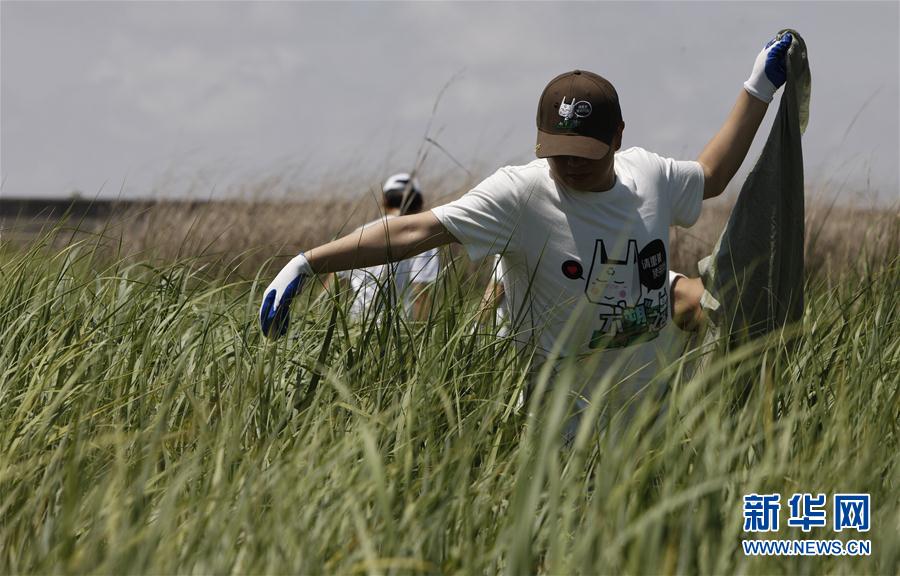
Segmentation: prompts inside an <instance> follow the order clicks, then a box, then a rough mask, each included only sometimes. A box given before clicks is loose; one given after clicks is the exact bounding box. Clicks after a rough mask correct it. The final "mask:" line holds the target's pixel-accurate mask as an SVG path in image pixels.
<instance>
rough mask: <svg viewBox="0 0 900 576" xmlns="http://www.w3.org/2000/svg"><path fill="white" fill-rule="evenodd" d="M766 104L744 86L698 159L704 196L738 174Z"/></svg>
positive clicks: (721, 188)
mask: <svg viewBox="0 0 900 576" xmlns="http://www.w3.org/2000/svg"><path fill="white" fill-rule="evenodd" d="M768 107H769V105H768V104H767V103H765V102H763V101H762V100H759V99H757V98H754V97H753V96H751V95H750V93H749V92H747V91H746V90H744V89H741V93H740V94H739V95H738V98H737V102H735V104H734V108H732V109H731V114H729V115H728V119H727V120H725V123H724V124H723V125H722V127H721V128H720V129H719V132H718V133H717V134H716V135H715V136H714V137H713V139H712V140H710V141H709V144H707V145H706V148H704V149H703V152H701V153H700V157H699V158H697V161H698V162H699V163H700V165H701V166H703V176H704V185H703V199H704V200H706V199H708V198H714V197H716V196H718V195H719V194H721V193H722V192H723V191H724V190H725V187H726V186H728V183H729V182H731V179H732V178H733V177H734V175H735V173H737V170H738V168H740V166H741V163H742V162H743V161H744V158H746V156H747V151H748V150H750V144H752V143H753V137H754V136H755V135H756V131H757V130H759V125H760V124H762V119H763V117H764V116H765V115H766V110H767V109H768Z"/></svg>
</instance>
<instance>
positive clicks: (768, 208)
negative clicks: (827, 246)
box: [698, 29, 811, 344]
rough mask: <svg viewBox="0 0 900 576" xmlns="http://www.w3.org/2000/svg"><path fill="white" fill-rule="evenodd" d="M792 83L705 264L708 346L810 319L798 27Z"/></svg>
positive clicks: (804, 92)
mask: <svg viewBox="0 0 900 576" xmlns="http://www.w3.org/2000/svg"><path fill="white" fill-rule="evenodd" d="M787 32H790V33H791V35H792V36H793V41H792V43H791V46H790V48H789V49H788V53H787V80H786V82H785V86H784V93H783V94H782V96H781V102H780V104H779V108H778V114H777V116H776V117H775V123H774V125H773V126H772V130H771V132H770V133H769V137H768V140H766V144H765V147H764V148H763V151H762V153H761V154H760V157H759V160H758V161H757V162H756V166H754V167H753V170H752V171H751V172H750V175H749V176H748V177H747V180H746V181H745V182H744V185H743V187H742V188H741V192H740V195H739V196H738V200H737V203H736V204H735V206H734V209H733V210H732V212H731V216H730V218H729V220H728V223H727V225H726V226H725V230H724V231H723V232H722V235H721V236H720V237H719V240H718V242H717V243H716V246H715V248H714V249H713V252H712V254H711V255H709V256H707V257H706V258H704V259H703V260H701V261H700V262H699V263H698V267H699V270H700V276H701V278H702V279H703V284H704V286H705V288H706V290H705V292H704V294H703V297H702V299H701V304H702V306H703V308H704V310H705V312H706V315H707V318H708V319H709V326H708V330H707V332H706V334H705V337H704V338H703V342H704V344H711V343H713V342H718V343H722V342H727V343H729V344H737V343H739V342H744V341H747V340H748V339H754V338H757V337H759V336H762V335H764V334H767V333H770V332H772V331H774V330H776V329H778V328H780V327H782V326H785V325H787V324H791V323H794V322H797V321H799V320H800V318H801V317H802V316H803V282H804V264H803V243H804V198H803V151H802V149H801V145H800V136H801V134H802V133H803V132H804V131H805V130H806V125H807V123H808V121H809V97H810V84H811V80H810V71H809V62H808V60H807V53H806V43H805V42H804V41H803V38H802V37H801V36H800V34H798V33H797V31H796V30H790V29H785V30H782V31H781V32H779V33H778V35H777V38H781V36H782V35H784V34H785V33H787Z"/></svg>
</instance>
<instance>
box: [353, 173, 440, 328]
mask: <svg viewBox="0 0 900 576" xmlns="http://www.w3.org/2000/svg"><path fill="white" fill-rule="evenodd" d="M423 206H424V196H423V194H422V189H421V188H420V187H419V182H418V180H417V179H416V178H413V177H411V176H410V175H409V174H407V173H405V172H401V173H399V174H394V175H393V176H391V177H390V178H388V179H387V180H386V181H385V182H384V185H383V186H382V209H383V210H384V216H382V217H381V218H379V219H377V220H374V221H372V222H369V223H368V224H366V225H365V226H363V227H362V228H366V227H370V226H379V227H381V228H382V229H383V227H384V225H385V223H386V222H387V220H388V219H390V218H396V217H398V216H403V215H406V214H418V213H419V212H421V211H422V207H423ZM358 230H359V229H358ZM439 269H440V266H439V261H438V250H437V248H431V249H430V250H426V251H425V252H422V253H421V254H416V255H415V256H413V257H412V258H407V259H405V260H401V261H399V262H393V263H386V264H379V265H377V266H370V267H367V268H357V269H351V270H345V271H340V272H338V273H337V276H338V277H339V278H340V279H341V280H344V281H346V282H348V283H349V285H350V290H351V292H352V294H353V302H352V304H351V305H350V314H351V315H352V317H353V318H354V319H356V320H369V319H370V317H371V316H373V315H375V314H377V313H379V312H381V311H383V310H384V309H385V308H386V307H390V308H393V307H395V306H397V305H402V307H403V311H404V312H405V314H406V318H407V319H413V318H414V319H417V320H421V319H422V318H423V317H424V316H425V315H426V314H427V309H426V302H427V300H426V298H425V297H424V294H423V292H424V290H425V289H426V288H427V287H428V286H429V285H430V284H432V283H433V282H434V281H435V280H437V275H438V271H439Z"/></svg>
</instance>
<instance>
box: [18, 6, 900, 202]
mask: <svg viewBox="0 0 900 576" xmlns="http://www.w3.org/2000/svg"><path fill="white" fill-rule="evenodd" d="M898 6H900V5H898V3H897V2H880V3H864V2H825V3H820V2H800V3H784V2H778V3H760V2H750V3H743V2H741V3H732V2H724V3H711V2H696V3H694V2H691V3H688V2H661V3H643V2H630V3H605V2H603V3H601V2H598V3H571V4H568V3H567V4H561V3H431V2H417V3H306V2H278V3H275V2H265V3H255V2H185V3H168V2H166V3H163V2H99V3H90V2H62V3H55V2H8V1H3V2H2V4H0V20H2V24H0V34H2V37H0V50H2V62H0V65H2V68H0V80H2V90H0V126H2V130H0V136H2V139H0V140H2V141H0V146H2V150H0V162H2V166H0V170H2V182H3V183H2V188H0V194H2V195H3V196H4V197H12V196H67V195H69V194H70V193H71V192H72V191H73V190H79V191H81V193H82V194H83V195H85V196H94V195H96V194H97V193H98V191H100V190H101V189H102V193H101V194H102V195H104V196H116V195H118V194H119V193H120V191H121V192H122V193H123V194H125V195H127V196H147V195H154V194H160V193H164V194H180V193H183V192H184V191H185V190H186V189H187V188H188V187H189V186H190V185H193V186H194V190H195V192H196V189H197V188H198V187H199V188H200V189H201V193H203V191H205V193H206V194H207V195H212V196H217V195H225V194H228V193H229V192H231V191H233V190H234V189H235V188H236V187H238V186H239V185H240V184H241V183H242V182H259V181H260V179H261V178H262V177H264V176H272V177H273V178H275V179H277V178H283V179H284V180H285V181H287V182H288V183H291V184H297V185H300V186H303V185H305V184H307V183H310V182H319V181H321V179H323V178H324V179H325V180H328V179H329V178H330V179H331V180H332V181H334V182H339V181H340V178H341V177H348V175H353V176H359V177H363V178H368V179H370V180H372V179H379V178H382V177H384V176H386V175H388V174H389V173H390V172H392V171H397V170H404V169H408V168H409V166H410V165H411V164H412V162H413V161H414V159H415V156H416V151H417V150H418V149H419V146H420V145H421V143H422V136H423V134H424V133H425V130H426V125H427V124H428V120H429V118H430V117H431V114H432V108H433V106H434V103H435V100H436V98H437V95H438V93H439V92H440V90H441V88H442V87H443V86H444V85H445V84H447V82H448V81H450V80H451V79H453V81H452V82H451V84H450V85H449V87H448V88H447V90H446V92H445V93H444V95H443V99H442V100H441V102H440V105H439V107H438V109H437V114H436V116H435V119H434V123H433V125H432V131H431V134H432V136H433V137H434V139H435V140H436V141H437V142H438V143H439V144H440V145H441V146H442V147H443V148H444V149H445V150H446V151H447V152H448V153H449V154H450V155H452V156H453V157H455V158H456V159H457V160H458V161H459V162H460V163H461V164H462V165H463V166H464V167H465V168H466V169H467V170H469V171H471V172H473V173H474V177H479V178H480V177H482V176H486V175H487V174H489V173H490V172H491V171H493V169H495V168H496V167H498V166H500V165H503V164H510V163H524V162H527V161H529V160H530V159H531V158H533V146H534V140H535V125H534V121H535V111H536V106H537V100H538V97H539V95H540V92H541V90H542V89H543V87H544V85H545V84H546V83H547V81H548V80H550V78H552V77H553V76H555V75H556V74H558V73H560V72H562V71H565V70H570V69H573V68H583V69H587V70H592V71H595V72H597V73H599V74H601V75H603V76H605V77H606V78H608V79H609V80H610V81H612V82H613V84H615V86H616V87H617V89H618V92H619V96H620V99H621V102H622V110H623V115H624V117H625V123H626V129H625V142H624V145H625V146H626V147H628V146H641V147H643V148H647V149H650V150H653V151H655V152H658V153H660V154H663V155H667V156H673V157H677V158H682V159H691V158H695V157H696V156H697V155H698V154H699V152H700V151H701V149H702V148H703V146H704V144H705V143H706V142H707V141H708V140H709V138H710V137H712V135H713V134H714V133H715V131H716V130H717V129H718V128H719V126H720V125H721V123H722V121H723V120H724V119H725V117H726V115H727V114H728V111H729V110H730V108H731V106H732V105H733V103H734V100H735V98H736V96H737V94H738V91H739V90H740V89H741V84H742V82H743V81H744V80H745V79H746V78H747V76H748V75H749V72H750V69H751V68H752V65H753V61H754V58H755V57H756V54H757V52H758V51H759V50H760V48H761V47H762V45H763V44H765V42H766V40H768V39H769V38H770V37H771V36H772V35H773V34H774V33H775V32H777V31H778V30H779V29H781V28H785V27H791V28H795V29H797V30H798V31H799V32H800V33H801V34H802V35H803V36H804V38H805V40H806V42H807V45H808V49H809V59H810V67H811V70H812V79H813V88H812V102H811V119H810V124H809V128H808V130H807V132H806V135H805V136H804V155H805V163H806V174H807V182H808V183H809V184H813V185H814V186H815V187H816V189H817V190H820V191H824V192H825V193H826V194H829V195H838V196H839V197H841V198H843V199H845V200H846V199H850V198H858V197H870V196H872V195H874V194H876V193H878V194H880V197H881V199H882V201H888V202H896V201H897V200H898V166H900V160H898V158H900V150H898V136H900V120H898V109H900V96H898V78H900V45H898V38H900V10H898ZM779 95H780V93H779ZM776 106H777V98H776V102H775V103H774V104H773V106H771V107H770V110H769V113H768V116H767V119H766V122H765V124H764V125H763V127H762V128H761V132H760V134H759V135H758V136H757V139H756V144H755V146H754V148H753V150H751V153H750V157H749V158H748V160H747V161H745V166H744V170H743V171H742V173H741V174H739V178H740V177H741V176H742V175H743V173H744V172H746V170H747V169H748V168H749V166H751V165H752V163H753V162H754V161H755V157H756V155H757V154H758V151H759V149H760V147H761V144H762V142H763V141H764V139H765V135H766V134H767V133H768V129H769V126H770V124H771V121H772V120H773V119H774V116H775V111H776V110H775V108H776ZM454 170H456V171H459V172H460V173H462V171H461V170H459V169H457V168H454V167H453V164H452V163H451V161H450V160H449V159H448V157H447V156H446V155H445V154H444V153H443V152H440V151H438V150H436V149H432V150H431V152H429V158H428V161H427V162H426V164H425V166H424V171H423V174H422V179H423V182H424V183H425V184H426V185H428V182H429V177H431V178H437V175H447V174H451V175H452V174H453V173H454V172H453V171H454ZM351 180H352V178H348V182H349V181H351ZM339 187H340V186H339ZM274 188H275V186H274V185H273V189H274ZM337 192H343V193H350V194H352V193H353V191H352V190H342V191H337Z"/></svg>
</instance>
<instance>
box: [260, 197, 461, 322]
mask: <svg viewBox="0 0 900 576" xmlns="http://www.w3.org/2000/svg"><path fill="white" fill-rule="evenodd" d="M455 241H456V239H455V238H454V237H453V235H452V234H450V233H449V232H448V231H447V229H446V228H444V225H443V224H441V223H440V221H439V220H438V219H437V218H436V217H435V216H434V214H432V213H431V211H430V210H428V211H426V212H421V213H419V214H412V215H409V216H401V217H399V218H390V219H388V220H384V221H383V225H379V224H375V225H372V226H367V227H365V228H363V229H361V230H357V231H355V232H351V233H350V234H347V235H346V236H344V237H342V238H338V239H337V240H334V241H332V242H329V243H327V244H323V245H322V246H319V247H317V248H313V249H312V250H309V251H308V252H306V253H303V252H301V253H300V254H298V255H297V256H295V257H294V258H293V259H291V261H290V262H288V263H287V264H286V265H285V266H284V268H282V269H281V272H279V273H278V275H277V276H276V277H275V279H274V280H272V283H271V284H269V286H268V287H267V288H266V290H265V292H264V293H263V302H262V306H260V309H259V325H260V328H261V329H262V331H263V334H265V335H266V336H267V337H269V338H277V337H278V336H281V335H282V334H284V333H285V332H286V331H287V326H288V322H289V312H290V306H291V301H292V300H293V299H294V296H296V295H297V294H299V293H300V291H301V290H303V287H304V286H305V284H306V283H307V280H309V278H311V277H312V276H314V275H316V274H324V273H328V272H339V271H341V270H350V269H353V268H367V267H369V266H377V265H379V264H386V263H388V262H396V261H398V260H403V259H406V258H409V257H410V256H415V255H416V254H419V253H421V252H424V251H425V250H428V249H431V248H436V247H438V246H443V245H444V244H450V243H451V242H455Z"/></svg>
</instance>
